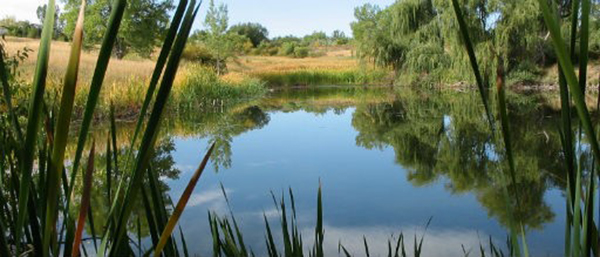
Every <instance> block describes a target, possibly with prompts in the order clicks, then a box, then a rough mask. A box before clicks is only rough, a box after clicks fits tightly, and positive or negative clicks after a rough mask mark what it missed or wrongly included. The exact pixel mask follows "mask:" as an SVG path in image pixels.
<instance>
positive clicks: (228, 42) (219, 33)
mask: <svg viewBox="0 0 600 257" xmlns="http://www.w3.org/2000/svg"><path fill="white" fill-rule="evenodd" d="M227 13H228V11H227V5H225V4H220V5H219V6H216V5H215V1H214V0H210V2H209V5H208V13H207V14H206V19H205V20H204V26H205V27H206V31H205V32H196V33H195V34H201V35H202V36H196V37H195V38H200V40H201V41H202V42H203V43H204V44H205V45H206V46H207V47H208V49H209V50H210V51H211V52H212V54H213V56H214V57H215V59H216V61H217V65H216V69H217V74H218V75H221V74H222V73H223V72H224V71H225V69H226V68H227V66H226V62H227V59H229V58H231V57H233V56H234V54H235V52H236V51H237V49H239V48H240V45H241V44H243V42H244V37H243V36H240V35H238V34H235V33H227V28H228V27H229V17H228V16H227Z"/></svg>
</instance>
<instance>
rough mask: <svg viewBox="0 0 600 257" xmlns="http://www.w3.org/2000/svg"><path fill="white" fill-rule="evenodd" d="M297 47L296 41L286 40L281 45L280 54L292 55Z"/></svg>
mask: <svg viewBox="0 0 600 257" xmlns="http://www.w3.org/2000/svg"><path fill="white" fill-rule="evenodd" d="M295 49H296V43H294V42H285V43H283V44H282V45H281V48H279V55H282V56H292V55H294V50H295Z"/></svg>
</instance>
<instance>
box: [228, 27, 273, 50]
mask: <svg viewBox="0 0 600 257" xmlns="http://www.w3.org/2000/svg"><path fill="white" fill-rule="evenodd" d="M229 32H231V33H237V34H238V35H241V36H246V37H247V38H248V39H250V42H252V45H253V46H254V47H257V46H258V45H260V43H262V42H263V41H265V40H268V39H269V31H268V30H267V28H265V27H263V26H262V25H260V24H259V23H251V22H248V23H241V24H237V25H233V26H231V28H229Z"/></svg>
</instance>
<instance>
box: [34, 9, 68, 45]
mask: <svg viewBox="0 0 600 257" xmlns="http://www.w3.org/2000/svg"><path fill="white" fill-rule="evenodd" d="M35 13H36V15H37V17H38V19H39V20H40V24H43V23H44V19H45V17H46V5H45V4H44V5H40V6H38V8H37V10H36V11H35ZM64 29H65V22H64V20H61V19H60V6H58V5H56V7H55V13H54V36H53V38H54V39H58V38H61V37H66V36H64V34H63V30H64Z"/></svg>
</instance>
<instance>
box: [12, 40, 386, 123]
mask: <svg viewBox="0 0 600 257" xmlns="http://www.w3.org/2000/svg"><path fill="white" fill-rule="evenodd" d="M38 43H39V40H36V39H26V38H15V37H8V38H7V43H6V51H7V52H8V54H9V55H12V54H15V53H17V51H20V50H22V49H24V48H28V49H31V50H32V53H36V52H37V51H38ZM52 47H53V50H52V52H51V53H50V56H49V62H48V63H49V65H48V66H49V69H48V78H49V80H48V83H47V84H48V86H47V90H48V91H49V92H52V93H53V94H55V95H59V94H60V91H61V90H62V89H61V86H62V85H61V82H60V81H61V80H60V78H61V77H62V74H64V72H65V71H66V67H67V61H66V60H67V58H65V56H68V54H69V49H70V45H69V43H67V42H52ZM325 53H326V54H325V55H324V56H321V57H308V58H302V59H298V58H289V57H279V56H241V57H239V58H237V59H235V60H232V61H230V63H229V64H228V67H229V71H230V72H229V73H228V74H226V75H224V76H222V77H215V75H213V74H211V73H214V72H212V71H210V70H209V69H206V68H202V67H200V66H199V65H196V64H193V63H183V64H182V67H181V69H180V72H178V74H177V76H176V78H175V84H174V87H173V90H174V95H173V98H172V99H171V102H176V104H175V105H176V106H181V105H185V104H187V103H188V102H189V100H190V99H197V98H201V99H200V100H199V102H201V103H194V105H196V106H197V105H206V103H208V102H214V104H213V105H223V104H226V103H227V102H239V101H244V100H247V99H252V98H256V97H259V96H261V95H262V94H263V93H264V92H265V91H266V88H267V87H275V86H294V85H356V84H361V85H362V84H392V80H393V79H392V78H391V77H390V76H389V75H390V72H389V71H387V70H384V69H375V68H370V67H364V66H361V65H359V62H358V61H357V59H356V58H354V57H353V56H352V52H351V50H349V49H346V48H343V49H337V48H332V49H329V50H328V51H326V52H325ZM98 54H99V50H98V49H92V50H91V51H83V52H82V53H81V59H80V65H79V70H80V76H79V81H80V82H81V83H80V85H79V86H78V90H80V91H81V92H84V93H82V94H78V95H77V96H76V99H75V114H74V115H75V117H76V118H77V119H81V118H83V106H84V104H85V102H86V98H85V95H86V94H87V93H89V92H90V84H91V81H92V74H94V69H95V67H96V66H95V65H96V64H95V60H96V58H97V56H98ZM158 59H160V54H159V52H158V51H157V52H156V53H155V54H153V55H152V56H151V59H140V58H134V57H131V58H128V57H126V58H124V59H121V60H119V59H116V58H111V59H110V63H111V65H109V66H108V67H107V70H106V73H105V76H104V77H103V84H104V86H103V87H104V88H105V90H103V91H102V92H101V94H100V96H99V98H98V106H97V107H98V111H97V112H96V118H106V117H108V111H109V106H110V104H111V103H113V104H114V105H115V106H116V111H117V113H116V116H117V117H118V118H120V119H123V118H129V119H133V118H135V115H137V114H138V113H140V112H141V111H143V110H142V109H144V108H143V106H144V105H143V104H142V103H143V102H145V101H144V99H143V96H144V95H145V94H144V92H146V91H147V90H148V85H149V84H151V83H150V82H151V81H152V79H153V78H152V76H151V75H152V71H153V69H154V65H155V63H156V62H157V60H158ZM35 63H36V62H35V59H34V58H28V59H26V60H25V61H24V62H23V63H22V64H21V69H20V70H22V71H21V74H20V76H19V77H20V78H22V79H23V80H24V81H25V83H29V82H31V81H29V78H31V75H32V73H33V69H34V67H35ZM209 82H210V84H211V85H209V84H208V83H209ZM193 87H199V88H196V89H194V88H193ZM190 92H196V93H200V92H201V93H203V94H204V95H203V96H202V97H197V96H198V95H189V94H188V93H190ZM180 96H181V97H182V98H180ZM47 97H49V98H52V94H51V95H49V96H47ZM17 100H19V99H17ZM227 100H229V101H227Z"/></svg>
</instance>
